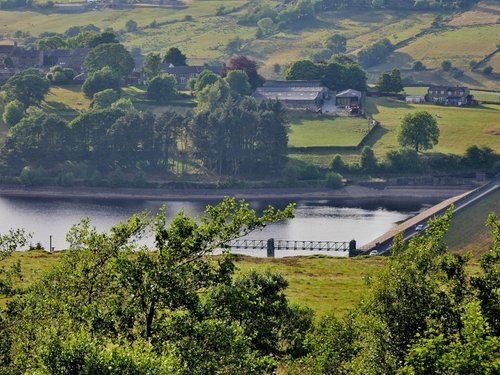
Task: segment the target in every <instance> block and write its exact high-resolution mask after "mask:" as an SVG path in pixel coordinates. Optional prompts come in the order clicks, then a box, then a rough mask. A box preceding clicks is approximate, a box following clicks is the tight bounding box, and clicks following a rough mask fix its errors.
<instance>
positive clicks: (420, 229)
mask: <svg viewBox="0 0 500 375" xmlns="http://www.w3.org/2000/svg"><path fill="white" fill-rule="evenodd" d="M424 229H425V227H424V226H423V225H422V224H418V225H417V226H416V227H415V232H418V233H422V232H423V231H424Z"/></svg>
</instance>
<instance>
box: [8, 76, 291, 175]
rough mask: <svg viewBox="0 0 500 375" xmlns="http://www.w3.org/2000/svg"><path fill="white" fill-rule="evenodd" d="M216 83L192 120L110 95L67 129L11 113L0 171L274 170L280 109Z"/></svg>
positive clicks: (46, 117)
mask: <svg viewBox="0 0 500 375" xmlns="http://www.w3.org/2000/svg"><path fill="white" fill-rule="evenodd" d="M228 77H230V76H228ZM218 79H219V80H221V79H220V78H218ZM221 81H222V83H221V82H219V81H217V82H214V83H213V84H209V85H207V87H205V89H204V90H202V91H201V92H200V106H199V108H198V110H197V111H196V113H191V112H188V113H187V114H181V113H176V112H172V111H170V112H165V113H163V114H162V115H159V116H155V115H153V114H152V113H149V112H138V111H137V110H135V108H134V107H133V104H132V103H131V102H130V100H128V99H118V98H119V97H118V96H117V95H116V93H115V92H114V91H113V90H110V89H108V90H105V91H101V92H99V93H98V94H96V95H95V99H94V103H93V107H92V109H91V110H89V111H88V112H86V113H83V114H81V115H79V116H77V117H76V118H75V119H73V120H72V121H71V122H69V123H67V122H66V121H65V120H64V119H62V118H60V117H58V116H56V115H53V114H47V113H45V112H43V111H41V110H40V109H36V108H33V107H30V108H28V110H27V114H25V115H24V116H17V118H15V119H14V120H10V118H11V117H15V115H16V112H15V110H14V109H12V110H10V111H9V112H8V113H9V114H10V115H9V121H11V122H14V121H15V120H16V119H17V120H18V122H17V123H16V124H15V125H13V126H12V128H11V129H10V131H9V134H8V136H7V138H6V141H5V144H4V145H3V147H2V149H1V150H0V157H1V160H2V161H3V163H4V168H5V169H6V170H7V171H10V172H11V173H16V172H15V171H17V173H19V171H20V170H21V169H22V168H23V167H24V166H26V165H29V166H43V167H44V168H49V169H54V168H55V169H57V168H58V165H60V164H61V163H65V162H68V161H71V162H80V163H81V162H85V163H90V165H92V166H93V167H94V169H95V170H100V171H109V170H110V169H111V170H113V169H114V168H122V169H126V170H132V171H133V170H135V168H136V167H137V166H138V165H141V166H142V167H143V168H145V169H151V170H163V171H168V172H173V171H175V169H174V168H175V167H174V166H175V165H178V163H181V165H182V169H183V168H184V167H186V166H187V163H188V162H189V163H194V164H198V165H199V166H200V167H202V168H205V169H206V170H208V171H210V172H212V173H217V174H219V175H237V174H263V173H264V174H265V173H270V172H273V171H276V170H279V169H280V168H281V166H282V165H283V163H284V162H285V159H286V149H287V142H288V137H287V132H286V119H285V115H284V108H283V107H282V105H281V104H280V103H278V102H267V101H264V102H261V103H260V104H259V103H257V102H255V100H254V99H252V98H249V97H246V96H241V95H237V94H236V93H234V92H233V91H232V90H231V88H230V86H229V84H227V83H226V81H223V80H221ZM221 90H222V91H221ZM203 100H206V102H203ZM113 101H114V102H113ZM20 110H22V111H23V113H24V111H25V109H24V108H23V107H21V108H20Z"/></svg>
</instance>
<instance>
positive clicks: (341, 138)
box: [289, 112, 369, 147]
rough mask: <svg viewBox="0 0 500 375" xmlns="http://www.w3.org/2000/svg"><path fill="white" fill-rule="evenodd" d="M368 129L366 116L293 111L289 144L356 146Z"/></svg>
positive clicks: (295, 145)
mask: <svg viewBox="0 0 500 375" xmlns="http://www.w3.org/2000/svg"><path fill="white" fill-rule="evenodd" d="M368 130H369V128H368V123H367V121H366V119H364V118H358V117H347V116H335V117H334V116H329V115H322V114H316V113H308V112H292V113H291V115H290V133H289V145H290V146H294V147H309V146H356V145H357V144H358V143H359V142H360V141H361V140H362V139H363V137H364V136H365V134H366V133H367V132H368Z"/></svg>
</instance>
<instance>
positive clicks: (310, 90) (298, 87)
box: [253, 80, 330, 110]
mask: <svg viewBox="0 0 500 375" xmlns="http://www.w3.org/2000/svg"><path fill="white" fill-rule="evenodd" d="M329 95H330V93H329V90H328V88H326V87H324V86H323V85H322V83H321V81H273V80H270V81H266V82H265V83H264V85H263V86H262V87H258V88H257V89H256V90H255V92H254V93H253V97H254V98H255V99H256V100H265V99H274V100H279V101H281V102H282V103H283V104H284V105H285V106H286V107H288V108H295V109H312V110H317V109H319V108H320V107H321V106H322V105H323V102H324V100H326V99H328V98H329Z"/></svg>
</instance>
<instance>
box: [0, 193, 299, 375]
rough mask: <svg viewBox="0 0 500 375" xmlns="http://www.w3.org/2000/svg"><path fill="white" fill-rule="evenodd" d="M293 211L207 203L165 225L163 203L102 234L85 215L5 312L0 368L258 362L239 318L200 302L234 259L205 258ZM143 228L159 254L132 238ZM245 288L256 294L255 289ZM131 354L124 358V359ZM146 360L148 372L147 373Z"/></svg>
mask: <svg viewBox="0 0 500 375" xmlns="http://www.w3.org/2000/svg"><path fill="white" fill-rule="evenodd" d="M292 216H293V209H292V207H291V206H289V207H287V208H286V209H285V210H283V211H275V210H274V209H273V208H271V207H270V208H268V209H266V210H264V212H263V213H262V215H258V214H257V213H256V212H255V211H254V210H252V209H250V208H249V205H248V204H247V203H244V202H239V203H237V202H236V201H235V200H234V199H225V200H224V201H223V202H221V203H220V204H218V205H215V206H208V207H207V208H206V212H205V214H204V215H203V216H201V217H200V218H199V220H197V221H195V220H193V219H191V218H190V217H188V216H187V215H186V214H185V213H183V212H181V213H179V214H177V215H176V216H175V218H174V219H173V220H172V221H170V223H168V220H167V218H166V216H165V212H164V211H163V210H162V211H160V213H159V214H158V215H157V216H156V217H155V218H153V219H151V220H149V219H147V218H146V216H145V215H137V216H134V217H132V218H130V219H129V220H128V221H127V222H125V223H122V224H118V225H117V226H115V227H113V228H112V229H111V230H110V231H109V232H107V233H98V232H97V230H96V229H95V228H93V227H91V225H90V222H89V220H88V219H87V220H83V221H82V222H81V223H80V224H79V225H76V226H74V227H73V228H72V229H71V230H70V232H69V233H68V235H67V241H68V242H69V244H70V245H69V249H68V251H67V252H66V253H65V254H64V256H63V257H62V260H61V263H60V264H59V265H58V266H56V267H54V268H53V269H52V270H51V271H50V272H49V273H48V274H47V275H46V276H44V277H43V278H42V279H41V280H40V282H37V283H36V285H34V287H33V288H32V289H30V290H29V291H27V292H26V293H25V294H24V295H23V296H22V297H20V298H19V299H18V300H17V301H16V303H15V304H13V305H12V308H11V309H9V313H8V318H7V319H8V322H7V325H6V326H5V329H3V332H2V333H3V335H2V338H3V337H8V338H9V341H10V343H9V344H8V346H7V353H6V356H5V357H2V359H3V358H8V359H7V362H3V363H1V364H2V368H6V369H9V370H11V371H14V372H23V371H27V370H28V369H29V370H30V371H35V370H40V371H42V370H43V369H44V367H43V366H49V365H50V366H55V367H52V371H62V369H64V368H83V369H85V368H88V372H84V371H83V372H82V373H84V374H85V373H89V374H90V373H95V371H97V369H102V368H104V366H105V365H107V366H110V365H111V364H112V363H114V364H113V366H112V367H111V368H109V369H108V371H109V372H106V373H111V374H115V373H116V374H118V373H130V374H139V373H144V372H146V373H162V371H164V373H165V371H166V373H171V372H170V371H169V368H173V369H176V371H179V374H183V375H184V374H186V375H187V374H205V373H219V374H228V375H229V374H233V373H250V372H251V369H252V368H254V369H255V368H259V367H260V366H261V364H260V361H261V359H262V360H263V359H264V358H263V356H262V355H261V354H259V353H258V352H256V351H254V350H252V348H251V346H250V345H249V340H251V337H249V336H247V335H246V334H244V332H245V330H244V328H243V327H242V326H241V325H240V324H239V323H238V322H236V321H234V322H231V323H229V324H228V321H227V320H226V319H219V318H218V317H215V318H214V317H213V316H216V312H210V311H206V310H205V307H208V306H207V305H204V303H203V300H204V298H203V296H202V293H203V294H206V293H209V292H210V291H211V290H212V289H214V288H217V287H218V286H221V285H229V284H230V283H231V280H232V276H233V273H234V269H235V267H234V264H233V262H232V257H231V256H229V255H228V254H223V255H222V256H220V257H217V258H216V257H211V256H208V255H210V254H212V253H213V252H214V251H215V250H216V249H217V248H220V247H221V246H223V245H224V244H225V243H227V242H228V241H230V240H232V239H235V238H239V237H241V236H243V235H246V234H248V233H250V232H252V231H254V230H258V229H260V228H263V227H264V226H265V225H266V224H267V223H268V222H273V221H277V220H285V219H288V218H290V217H292ZM149 230H151V231H152V232H153V233H154V234H153V236H154V244H155V245H154V246H155V251H151V249H147V248H145V247H143V246H140V245H138V244H137V242H136V240H137V239H138V238H141V237H142V236H143V234H144V233H149ZM247 290H248V292H249V296H252V295H255V298H256V297H258V293H259V292H258V291H256V292H257V294H255V293H254V291H252V290H251V289H247ZM280 295H281V293H280ZM280 298H281V297H280V296H279V295H278V301H279V300H280ZM270 299H271V300H272V297H270ZM254 302H255V303H258V300H256V299H254ZM228 303H229V302H228ZM251 306H252V303H251V302H249V303H248V304H247V307H248V308H251ZM217 307H220V306H217ZM261 308H262V309H269V308H272V306H267V305H262V307H261ZM238 313H243V312H242V311H238ZM246 315H247V316H249V315H250V314H246ZM251 323H252V322H251V321H250V322H249V324H251ZM283 323H284V324H291V326H292V327H293V326H294V325H295V324H296V322H294V321H292V322H283ZM278 328H279V329H282V327H281V326H280V327H278ZM282 332H283V333H285V332H288V331H286V330H282ZM291 332H294V331H293V330H292V331H291ZM4 335H5V336H4ZM285 337H287V336H285ZM283 343H284V344H285V343H286V340H283ZM149 344H150V345H151V346H149ZM141 346H142V348H143V351H142V352H141V351H139V352H137V351H135V350H130V349H132V348H136V349H138V348H140V347H141ZM120 347H122V348H124V349H126V350H124V351H119V349H118V348H120ZM129 348H130V349H129ZM149 348H150V349H151V350H153V351H154V355H152V353H150V352H149V350H148V349H149ZM113 351H115V353H116V358H115V357H114V355H113V356H112V355H111V353H110V352H113ZM127 352H128V353H129V356H128V359H127V357H124V356H122V354H125V353H127ZM94 353H95V354H94ZM105 353H107V354H106V355H104V354H105ZM119 353H120V354H119ZM140 353H143V354H144V356H143V357H142V358H143V360H139V358H141V357H140V356H139V357H137V355H139V354H140ZM3 354H5V351H4V352H3ZM111 358H115V361H116V362H115V361H113V362H111ZM151 361H153V362H152V363H151ZM127 363H128V364H129V365H130V366H132V367H130V370H126V369H127V368H128V367H127ZM66 364H67V365H66ZM148 364H150V366H151V372H150V371H145V369H147V368H148V366H149V365H148ZM161 364H164V365H166V366H170V367H160V368H159V367H158V366H160V365H161ZM90 365H95V366H97V367H91V366H90ZM139 365H140V366H139ZM68 366H69V367H68ZM72 366H75V367H72ZM101 366H102V367H101ZM115 366H117V367H115ZM122 366H125V367H122ZM136 366H139V367H136ZM145 366H146V367H145ZM134 368H135V371H132V370H133V369H134ZM92 369H94V372H92ZM112 371H114V372H112ZM259 372H261V371H259ZM174 373H175V372H174Z"/></svg>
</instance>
